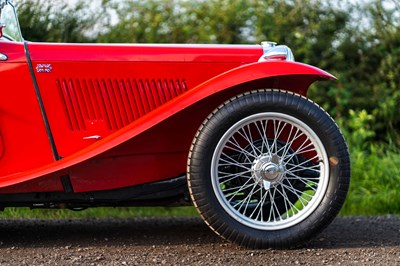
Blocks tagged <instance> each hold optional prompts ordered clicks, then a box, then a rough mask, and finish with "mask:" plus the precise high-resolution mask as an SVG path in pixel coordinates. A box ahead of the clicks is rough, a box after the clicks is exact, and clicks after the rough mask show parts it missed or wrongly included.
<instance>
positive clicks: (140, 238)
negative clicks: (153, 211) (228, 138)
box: [0, 216, 400, 265]
mask: <svg viewBox="0 0 400 266" xmlns="http://www.w3.org/2000/svg"><path fill="white" fill-rule="evenodd" d="M0 250H1V251H0V252H1V256H0V265H157V264H158V265H400V217H399V216H384V217H351V218H349V217H345V218H337V219H336V220H335V221H334V222H333V223H332V224H331V225H330V226H329V227H328V228H327V229H326V230H325V231H324V232H323V233H321V234H320V235H319V236H317V237H316V238H315V239H314V240H312V241H311V242H309V243H307V244H305V245H304V246H303V247H302V248H299V249H294V250H246V249H241V248H238V247H237V246H235V245H233V244H230V243H227V242H224V241H223V240H221V239H220V238H219V237H217V236H216V235H215V234H214V233H213V232H211V230H209V229H208V227H207V226H206V225H205V224H204V223H203V222H202V221H201V220H200V218H141V219H99V220H97V219H90V220H87V219H85V220H51V221H46V220H0Z"/></svg>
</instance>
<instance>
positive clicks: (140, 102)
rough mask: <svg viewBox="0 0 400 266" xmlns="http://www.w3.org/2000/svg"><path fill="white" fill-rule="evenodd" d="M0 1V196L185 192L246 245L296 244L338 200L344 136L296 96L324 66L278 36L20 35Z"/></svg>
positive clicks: (82, 198)
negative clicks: (192, 40)
mask: <svg viewBox="0 0 400 266" xmlns="http://www.w3.org/2000/svg"><path fill="white" fill-rule="evenodd" d="M0 12H2V13H0V18H1V21H3V20H4V22H5V24H6V28H3V27H1V29H0V33H1V34H0V37H1V38H0V84H1V85H0V86H1V89H0V207H2V208H5V207H10V206H28V207H32V208H71V209H75V208H86V207H96V206H121V205H129V206H136V205H176V204H178V205H182V204H191V201H193V203H194V205H195V207H196V208H197V209H198V210H199V212H200V214H201V216H202V217H203V219H205V220H206V222H207V223H208V224H209V225H210V227H211V228H212V229H213V230H214V231H216V232H217V233H218V234H220V235H222V236H223V237H224V238H227V239H229V240H231V241H233V242H236V243H238V244H240V245H243V246H246V247H288V246H293V245H297V244H298V243H301V242H302V241H304V239H307V238H309V237H311V236H312V235H313V234H315V233H316V231H319V230H320V229H321V228H322V227H324V226H326V225H327V224H328V223H329V222H330V221H331V220H332V219H333V217H334V216H335V215H336V214H337V212H338V210H339V209H340V206H341V205H342V203H343V201H344V198H345V195H346V193H347V188H348V182H349V176H350V173H349V171H350V168H349V160H348V153H347V147H346V144H345V142H344V139H343V137H342V136H341V133H340V131H339V129H338V128H337V126H336V125H335V123H334V122H333V120H332V119H331V118H330V117H329V116H328V115H327V114H326V113H325V111H323V110H322V109H321V108H320V107H318V106H317V105H315V104H314V103H312V102H311V101H309V100H307V99H306V98H305V97H306V95H307V90H308V88H309V86H310V85H311V84H312V83H313V82H315V81H317V80H327V79H334V77H333V76H332V75H330V74H329V73H327V72H325V71H323V70H320V69H318V68H315V67H313V66H309V65H305V64H301V63H296V62H294V58H293V54H292V53H291V51H290V49H289V48H288V47H286V46H275V44H273V43H263V44H262V45H178V44H175V45H153V44H136V45H122V44H114V45H110V44H56V43H33V42H27V41H24V40H23V39H22V37H21V36H20V33H19V29H18V21H17V20H16V15H15V13H14V6H13V5H12V3H11V1H10V0H1V1H0ZM7 27H8V28H9V29H8V28H7ZM228 110H229V111H228ZM221 117H223V118H221ZM241 117H242V118H241ZM240 119H242V120H240ZM243 125H244V126H243ZM267 127H268V128H272V127H273V129H267ZM261 129H262V130H261ZM225 132H226V133H225ZM232 132H233V133H232ZM294 132H295V133H294ZM292 133H293V134H292ZM229 134H231V135H229ZM218 141H219V142H218ZM217 142H218V143H217ZM224 143H225V144H224ZM232 144H233V145H234V147H232ZM224 145H225V146H224ZM221 147H222V148H221ZM303 147H312V149H304V148H303ZM265 149H267V150H268V152H267V151H266V150H265ZM253 157H254V158H255V159H251V158H253ZM318 158H319V159H318ZM241 168H245V169H247V170H246V171H244V172H243V171H241V170H240V169H241ZM249 173H250V174H249ZM186 176H187V178H186ZM210 176H211V177H210ZM186 180H187V182H186ZM291 180H294V181H291ZM249 182H250V183H249ZM248 184H251V185H248ZM250 187H252V188H250ZM235 189H236V190H237V191H236V192H234V193H232V191H234V190H235ZM212 191H214V192H212ZM310 191H311V192H310ZM338 191H339V192H338ZM331 193H333V194H334V195H336V198H337V199H336V200H334V201H331V200H329V198H330V197H331ZM189 194H190V197H191V199H190V198H189ZM256 194H257V195H256ZM275 200H276V201H277V202H278V201H279V204H278V203H275ZM325 202H328V203H325ZM299 204H300V205H302V206H300V207H299ZM288 205H289V207H288ZM248 208H249V210H248ZM320 208H322V209H325V208H326V209H328V211H327V214H326V215H325V214H324V215H322V216H323V218H322V219H319V218H320V217H321V216H320V215H319V213H324V212H323V211H316V210H319V209H320ZM250 210H251V211H250ZM266 212H269V214H268V213H267V214H266ZM255 214H257V215H256V217H255ZM226 215H228V216H226ZM215 217H220V218H218V219H215ZM226 217H228V218H226ZM260 217H261V218H260ZM314 221H315V223H316V225H315V226H309V224H308V223H314ZM225 224H228V225H229V227H228V228H227V229H226V228H225ZM253 230H256V231H254V232H255V233H254V232H253ZM281 230H286V231H287V232H288V235H285V234H284V233H282V234H281V233H280V232H282V231H281ZM291 230H294V231H291ZM286 231H285V232H286ZM301 232H303V233H301ZM304 232H307V233H304ZM237 234H238V235H237ZM259 234H261V235H265V236H263V237H262V240H260V239H259ZM275 234H279V235H275ZM287 236H289V237H287ZM247 239H249V240H247ZM246 241H248V242H246Z"/></svg>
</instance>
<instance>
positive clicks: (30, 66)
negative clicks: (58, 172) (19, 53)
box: [24, 41, 61, 161]
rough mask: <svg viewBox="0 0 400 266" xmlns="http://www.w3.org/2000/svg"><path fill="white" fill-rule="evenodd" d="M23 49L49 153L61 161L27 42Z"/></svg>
mask: <svg viewBox="0 0 400 266" xmlns="http://www.w3.org/2000/svg"><path fill="white" fill-rule="evenodd" d="M24 47H25V54H26V58H27V60H28V67H29V72H30V74H31V78H32V82H33V86H34V87H35V92H36V98H37V100H38V103H39V107H40V112H41V113H42V118H43V122H44V125H45V128H46V132H47V137H48V138H49V142H50V146H51V151H52V153H53V157H54V160H56V161H58V160H60V159H61V157H60V156H59V155H58V151H57V147H56V143H55V141H54V137H53V134H52V133H51V128H50V124H49V120H48V118H47V115H46V110H45V108H44V104H43V100H42V96H41V95H40V90H39V85H38V83H37V80H36V76H35V72H34V70H33V65H32V60H31V55H30V53H29V48H28V42H27V41H24Z"/></svg>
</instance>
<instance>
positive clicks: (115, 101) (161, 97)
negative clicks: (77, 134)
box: [56, 78, 188, 131]
mask: <svg viewBox="0 0 400 266" xmlns="http://www.w3.org/2000/svg"><path fill="white" fill-rule="evenodd" d="M56 86H57V88H58V90H59V92H60V95H61V97H62V100H63V103H64V110H65V113H66V116H67V118H68V120H67V121H68V124H69V125H68V126H69V128H70V129H71V130H73V131H84V130H86V128H87V123H93V121H98V120H102V121H104V122H105V123H106V125H107V128H108V129H109V130H111V131H114V130H117V129H120V128H122V127H124V126H126V125H128V124H129V123H131V122H133V121H135V120H136V119H138V118H140V117H142V116H143V115H145V114H147V113H149V112H151V111H152V110H154V109H156V108H158V107H159V106H161V105H163V104H165V103H166V102H168V101H170V100H172V99H173V98H175V97H177V96H179V95H180V94H182V93H184V92H186V91H187V90H188V88H187V85H186V81H185V80H172V79H169V80H168V79H155V78H154V79H125V80H124V79H119V80H118V79H93V80H92V79H89V80H85V79H82V80H75V81H74V80H72V79H57V81H56Z"/></svg>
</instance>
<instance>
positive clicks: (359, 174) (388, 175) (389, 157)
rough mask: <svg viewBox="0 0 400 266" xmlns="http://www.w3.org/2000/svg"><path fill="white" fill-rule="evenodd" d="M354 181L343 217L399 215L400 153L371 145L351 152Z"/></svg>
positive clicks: (342, 213)
mask: <svg viewBox="0 0 400 266" xmlns="http://www.w3.org/2000/svg"><path fill="white" fill-rule="evenodd" d="M351 160H352V179H351V185H350V190H349V194H348V196H347V199H346V203H345V205H344V207H343V209H342V211H341V215H383V214H400V151H399V150H398V149H394V148H390V147H384V146H380V147H379V146H377V145H369V147H368V148H367V149H364V150H362V149H359V148H355V149H352V150H351Z"/></svg>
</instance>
